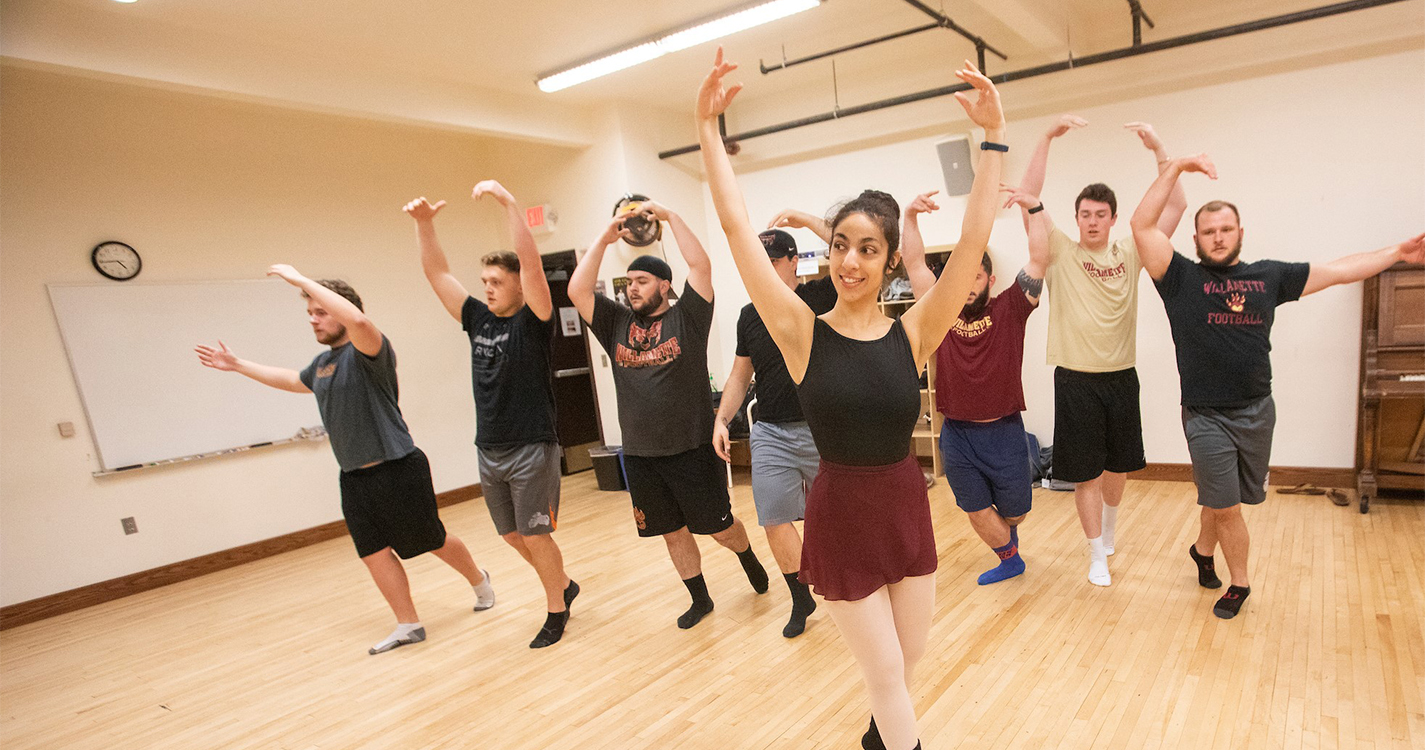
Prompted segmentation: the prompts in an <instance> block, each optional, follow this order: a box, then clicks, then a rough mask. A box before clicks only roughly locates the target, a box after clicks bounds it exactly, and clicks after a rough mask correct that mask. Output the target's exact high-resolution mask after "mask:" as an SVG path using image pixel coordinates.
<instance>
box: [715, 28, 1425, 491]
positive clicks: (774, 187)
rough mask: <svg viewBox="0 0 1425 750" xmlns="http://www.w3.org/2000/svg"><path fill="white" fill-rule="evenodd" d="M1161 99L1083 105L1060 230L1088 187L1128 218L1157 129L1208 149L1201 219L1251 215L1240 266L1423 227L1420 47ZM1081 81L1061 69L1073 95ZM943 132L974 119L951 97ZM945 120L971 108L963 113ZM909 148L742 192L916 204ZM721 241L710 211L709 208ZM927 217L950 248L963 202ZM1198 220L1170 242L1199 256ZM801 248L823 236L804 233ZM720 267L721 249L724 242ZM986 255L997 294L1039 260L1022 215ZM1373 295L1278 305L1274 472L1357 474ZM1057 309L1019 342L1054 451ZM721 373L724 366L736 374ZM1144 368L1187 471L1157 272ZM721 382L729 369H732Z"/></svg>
mask: <svg viewBox="0 0 1425 750" xmlns="http://www.w3.org/2000/svg"><path fill="white" fill-rule="evenodd" d="M1324 62H1325V61H1324V60H1317V61H1316V62H1315V63H1314V67H1307V68H1303V69H1300V70H1296V71H1294V72H1288V73H1280V74H1275V75H1268V76H1263V77H1257V78H1249V79H1246V80H1240V81H1236V82H1232V83H1223V84H1216V85H1210V86H1203V87H1199V88H1190V89H1187V90H1183V91H1175V92H1172V93H1164V94H1161V95H1156V96H1142V97H1135V98H1132V99H1127V100H1123V101H1112V102H1104V103H1102V104H1100V105H1098V106H1092V107H1084V108H1080V109H1077V110H1075V111H1076V113H1077V114H1080V115H1082V116H1084V117H1085V118H1087V119H1088V120H1089V121H1090V123H1091V126H1090V127H1089V128H1088V129H1086V130H1082V131H1078V132H1075V133H1072V134H1070V135H1069V136H1066V137H1064V138H1062V139H1060V140H1058V141H1056V143H1055V146H1054V148H1053V151H1052V153H1051V159H1050V163H1049V175H1048V180H1047V183H1046V189H1045V193H1044V195H1043V196H1042V198H1043V200H1044V202H1045V204H1046V205H1047V206H1048V207H1049V208H1048V210H1049V211H1050V212H1051V214H1052V216H1053V219H1054V220H1055V222H1057V223H1058V225H1059V226H1060V227H1061V228H1064V229H1065V231H1067V232H1069V234H1070V236H1073V237H1077V236H1078V235H1077V231H1076V228H1075V227H1074V225H1073V200H1074V197H1075V195H1077V193H1078V191H1079V189H1080V188H1082V187H1083V186H1084V185H1085V184H1087V183H1089V182H1095V181H1102V182H1105V183H1107V184H1108V185H1110V186H1111V187H1113V188H1114V189H1115V191H1116V192H1117V194H1118V201H1119V212H1120V215H1119V221H1118V225H1117V226H1116V227H1115V230H1114V236H1119V235H1127V234H1128V233H1129V230H1128V216H1129V215H1131V213H1132V211H1133V208H1134V207H1135V206H1136V205H1137V203H1138V200H1139V199H1140V198H1141V197H1142V195H1143V193H1144V192H1145V191H1146V190H1147V187H1148V185H1149V183H1151V182H1152V179H1153V177H1154V176H1155V174H1156V170H1155V166H1154V161H1153V158H1152V157H1151V156H1150V155H1149V153H1148V152H1147V151H1146V150H1144V149H1143V148H1142V147H1141V146H1140V145H1139V143H1138V141H1137V139H1136V138H1134V137H1133V136H1131V135H1129V134H1128V133H1127V132H1125V131H1124V130H1123V128H1122V124H1123V123H1125V122H1129V121H1133V120H1145V121H1148V122H1151V123H1152V124H1154V125H1155V126H1156V127H1157V129H1158V132H1159V133H1160V134H1161V135H1162V137H1163V139H1164V140H1165V142H1166V144H1167V146H1168V149H1169V151H1170V152H1172V153H1174V154H1182V153H1196V152H1199V151H1205V152H1207V153H1209V154H1211V155H1212V156H1213V157H1214V158H1215V159H1216V162H1217V166H1218V169H1219V172H1220V177H1221V179H1219V180H1218V181H1217V182H1215V183H1210V182H1208V181H1207V180H1206V179H1204V178H1201V177H1198V176H1189V177H1187V178H1185V182H1184V184H1185V185H1186V188H1187V195H1188V203H1189V206H1190V208H1189V210H1190V211H1192V210H1196V208H1197V207H1198V206H1200V205H1201V204H1203V203H1204V202H1206V201H1208V200H1211V199H1214V198H1222V199H1226V200H1230V201H1233V202H1235V203H1236V204H1237V205H1238V206H1239V207H1240V208H1241V210H1242V222H1243V228H1244V230H1246V233H1245V237H1244V240H1245V242H1244V247H1243V258H1244V259H1246V260H1252V259H1261V258H1276V259H1281V260H1290V261H1310V262H1320V261H1325V260H1330V259H1333V258H1336V257H1338V256H1340V255H1344V254H1348V253H1354V252H1359V251H1364V250H1373V249H1376V248H1378V247H1382V246H1384V245H1386V244H1391V243H1394V242H1398V241H1400V240H1403V239H1405V238H1407V237H1410V236H1413V235H1414V234H1417V233H1419V232H1420V231H1422V230H1425V226H1422V218H1423V217H1425V212H1422V205H1425V201H1422V198H1425V87H1422V86H1421V81H1422V80H1425V53H1422V51H1421V50H1419V49H1418V48H1417V49H1416V50H1414V51H1410V52H1404V53H1397V54H1389V55H1383V56H1378V57H1370V58H1366V59H1361V60H1354V61H1348V62H1340V63H1337V64H1323V63H1324ZM1073 75H1074V73H1064V74H1059V78H1060V83H1061V84H1062V85H1064V86H1073V79H1072V76H1073ZM1002 90H1003V96H1004V99H1005V102H1006V106H1007V107H1010V108H1011V109H1013V108H1023V107H1024V106H1026V103H1024V102H1019V101H1017V100H1016V99H1015V93H1016V84H1013V83H1011V84H1009V85H1006V86H1004V87H1003V88H1002ZM944 108H945V110H944V111H945V112H946V113H947V116H946V120H945V125H944V131H943V132H944V133H945V134H952V133H964V132H967V131H968V129H969V128H970V123H969V122H968V121H966V120H964V119H963V113H962V112H961V111H960V110H959V109H958V107H956V106H955V105H954V104H953V103H951V102H949V101H948V100H945V101H944ZM951 115H959V116H958V117H953V118H952V117H951ZM1052 119H1053V118H1052V117H1047V116H1045V117H1034V118H1029V119H1013V118H1011V121H1010V122H1009V143H1010V145H1011V147H1012V150H1011V152H1010V154H1009V160H1008V165H1007V168H1006V175H1007V176H1008V178H1009V179H1010V180H1011V181H1017V180H1018V179H1019V177H1020V175H1022V174H1023V171H1024V166H1025V164H1026V162H1027V161H1028V159H1029V154H1030V152H1031V151H1032V150H1033V148H1034V144H1035V140H1036V139H1037V138H1038V137H1039V135H1040V134H1041V133H1043V132H1044V130H1045V129H1046V128H1047V126H1048V124H1049V123H1050V122H1051V121H1052ZM935 140H937V139H936V138H915V139H911V140H904V141H900V142H896V143H891V144H889V145H883V146H877V147H873V148H865V149H860V150H855V151H849V152H845V153H839V154H836V155H833V156H826V157H821V158H816V159H811V160H805V161H801V162H798V163H794V164H790V165H786V166H778V167H774V168H770V169H764V170H759V171H754V172H750V173H745V174H742V175H741V176H740V184H741V185H742V188H743V190H744V191H745V193H746V196H747V205H748V210H749V212H750V214H751V217H752V220H753V222H754V223H756V222H765V221H767V220H768V219H770V218H771V217H772V216H773V215H775V213H776V212H777V211H779V210H780V209H782V208H786V207H793V208H800V209H803V210H808V211H811V212H813V213H820V212H823V211H825V210H826V208H827V207H828V206H830V205H831V204H833V203H834V202H836V201H838V200H841V199H844V198H848V197H851V196H854V195H855V194H857V193H858V192H859V191H860V190H862V189H863V188H868V187H875V188H878V189H881V190H886V191H888V192H890V193H892V194H893V195H895V197H896V198H897V200H899V201H900V202H901V204H902V205H905V203H906V202H908V201H909V200H910V199H911V198H913V197H914V196H915V195H916V194H917V193H919V192H922V191H925V190H934V189H937V188H942V189H943V187H944V184H943V179H942V177H941V174H940V167H939V163H938V161H937V160H936V157H935V150H934V147H933V143H934V141H935ZM706 206H707V209H706V210H707V212H708V216H709V219H710V229H709V234H710V235H713V234H714V231H713V230H714V229H715V228H716V226H717V224H716V216H715V215H714V214H713V211H712V207H711V203H710V202H708V203H706ZM941 206H942V209H941V211H940V212H939V213H938V214H935V215H932V216H931V217H930V218H928V219H926V220H924V221H923V222H922V229H923V231H924V234H925V238H926V242H927V244H931V245H934V244H942V243H951V242H954V241H955V239H956V237H957V236H958V229H959V223H960V217H961V215H962V214H963V212H964V202H963V199H951V200H942V201H941ZM1190 226H1191V224H1190V216H1189V218H1188V219H1187V220H1185V223H1184V224H1183V227H1184V229H1180V230H1179V232H1178V233H1177V234H1176V235H1175V236H1174V245H1175V246H1176V247H1177V248H1178V250H1179V251H1180V252H1183V253H1186V254H1188V255H1189V257H1194V256H1193V249H1192V241H1191V238H1190V236H1189V235H1190V229H1189V227H1190ZM799 239H800V240H802V241H814V240H812V239H811V236H810V234H809V233H805V232H803V233H801V234H800V235H799ZM714 244H715V245H716V246H717V248H718V249H717V251H716V252H717V253H719V254H722V257H726V256H725V253H726V252H727V250H726V241H725V240H722V239H721V238H717V239H716V241H715V243H714ZM991 250H992V252H993V254H994V259H995V263H996V276H997V277H998V279H997V281H998V283H997V287H998V288H1003V287H1004V286H1006V285H1008V284H1010V283H1011V282H1012V281H1013V279H1014V276H1015V274H1016V273H1017V271H1018V269H1019V268H1020V267H1021V266H1022V265H1023V263H1024V261H1025V259H1026V258H1027V251H1026V249H1025V240H1024V230H1023V228H1022V225H1021V224H1020V220H1019V218H1018V212H1017V211H1016V212H1014V213H1011V212H1008V211H1004V212H1001V213H1000V216H999V221H998V223H997V225H996V228H995V231H994V235H993V237H992V239H991ZM717 268H718V269H719V274H718V280H717V281H718V287H717V288H718V291H719V294H722V295H723V301H722V304H720V305H719V309H718V322H719V325H720V326H721V327H722V328H723V330H732V329H731V327H732V325H733V324H734V323H735V321H736V312H735V311H736V309H737V308H738V307H739V306H740V305H741V304H743V303H744V302H745V301H746V299H747V295H746V292H745V291H744V290H743V289H742V286H741V283H740V281H739V280H738V279H737V277H736V273H735V271H734V270H733V269H732V268H731V264H730V263H726V262H724V263H720V264H718V265H717ZM1360 305H1361V285H1360V284H1356V285H1353V286H1349V287H1342V288H1335V289H1330V290H1326V291H1324V292H1321V293H1319V294H1318V295H1316V296H1312V297H1308V298H1306V299H1305V300H1303V301H1301V302H1296V303H1292V304H1290V305H1288V306H1286V307H1284V308H1283V309H1282V310H1281V311H1280V314H1279V315H1278V317H1277V322H1276V326H1275V329H1274V332H1273V336H1272V338H1273V342H1274V351H1273V354H1272V358H1273V370H1274V380H1275V384H1274V390H1275V396H1276V401H1277V411H1278V424H1277V432H1276V443H1275V446H1274V449H1273V454H1272V462H1273V463H1274V464H1276V465H1281V466H1319V467H1349V466H1353V465H1354V463H1355V449H1354V440H1355V432H1356V388H1357V368H1358V362H1359V352H1360V348H1359V347H1360V316H1361V314H1360ZM1046 324H1047V315H1046V314H1045V311H1043V310H1041V311H1039V312H1037V313H1035V314H1034V316H1032V317H1031V318H1030V321H1029V330H1028V333H1027V337H1026V344H1025V366H1024V385H1025V397H1026V401H1027V404H1028V412H1027V413H1026V415H1025V423H1026V425H1027V427H1028V428H1029V429H1030V431H1032V432H1035V433H1038V434H1039V435H1040V436H1041V438H1042V440H1043V443H1044V444H1046V445H1047V444H1049V443H1050V442H1051V439H1052V432H1053V407H1054V401H1053V371H1052V369H1051V368H1049V367H1048V366H1047V365H1045V363H1044V352H1045V340H1046V339H1045V337H1046V333H1045V331H1046ZM721 346H722V349H723V351H721V352H720V353H717V354H714V355H713V358H714V359H715V360H720V361H722V362H724V363H730V362H731V361H732V356H733V344H732V341H731V339H730V338H728V337H724V338H723V339H722V340H721ZM725 367H726V365H724V368H725ZM1138 369H1139V376H1140V378H1141V380H1142V382H1143V399H1142V404H1143V420H1144V440H1145V443H1146V446H1145V447H1146V449H1147V454H1148V460H1149V461H1160V462H1186V461H1187V460H1188V456H1187V446H1186V443H1185V441H1184V439H1183V436H1182V427H1181V418H1180V410H1179V407H1178V398H1179V389H1178V376H1177V369H1176V365H1175V360H1174V351H1173V346H1172V340H1171V337H1170V334H1169V331H1168V325H1167V318H1166V316H1165V315H1164V313H1163V305H1162V301H1161V300H1160V299H1159V297H1158V295H1157V292H1156V291H1155V290H1154V289H1153V286H1152V283H1151V282H1150V281H1149V280H1148V279H1147V276H1146V275H1145V276H1144V277H1143V278H1142V281H1141V288H1140V312H1139V327H1138ZM723 372H724V373H725V372H726V370H725V369H724V370H723Z"/></svg>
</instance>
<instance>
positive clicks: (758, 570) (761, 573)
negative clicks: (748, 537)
mask: <svg viewBox="0 0 1425 750" xmlns="http://www.w3.org/2000/svg"><path fill="white" fill-rule="evenodd" d="M737 559H738V561H739V562H741V563H742V569H743V570H744V571H746V572H747V581H748V582H749V583H751V584H752V590H753V591H756V592H757V593H759V594H765V593H767V569H766V568H764V567H762V563H761V562H760V561H758V560H757V553H756V552H753V551H752V545H750V544H749V545H747V549H745V550H742V551H741V552H739V553H737Z"/></svg>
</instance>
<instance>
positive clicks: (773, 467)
mask: <svg viewBox="0 0 1425 750" xmlns="http://www.w3.org/2000/svg"><path fill="white" fill-rule="evenodd" d="M751 443H752V501H753V502H754V503H755V504H756V505H757V523H758V524H759V525H761V526H776V525H778V524H783V523H791V522H792V521H800V520H802V516H804V515H805V514H806V507H807V488H808V487H810V486H811V480H813V479H815V478H816V470H817V465H818V464H819V463H820V462H821V457H820V455H819V454H818V453H817V452H816V443H815V442H813V441H812V439H811V428H810V427H807V423H806V422H785V423H777V422H754V423H753V424H752V435H751Z"/></svg>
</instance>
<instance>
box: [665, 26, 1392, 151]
mask: <svg viewBox="0 0 1425 750" xmlns="http://www.w3.org/2000/svg"><path fill="white" fill-rule="evenodd" d="M1405 1H1406V0H1349V1H1348V2H1344V3H1336V4H1334V5H1323V6H1321V7H1319V8H1311V9H1309V10H1303V11H1298V12H1296V13H1286V14H1283V15H1280V16H1272V17H1270V18H1262V19H1258V20H1256V21H1248V22H1246V23H1240V24H1236V25H1234V26H1224V27H1222V28H1219V29H1211V30H1209V31H1199V32H1197V33H1195V34H1185V35H1183V36H1177V37H1173V38H1171V39H1163V40H1161V41H1157V42H1149V43H1147V44H1140V45H1138V46H1136V47H1124V48H1122V49H1116V50H1111V51H1108V52H1100V53H1099V54H1096V55H1088V56H1087V57H1078V58H1069V59H1068V60H1064V61H1061V62H1056V63H1049V64H1047V65H1039V66H1037V67H1033V68H1025V69H1024V70H1016V71H1012V72H1009V73H1001V74H999V75H992V76H989V78H990V80H992V81H994V82H995V83H1007V82H1009V81H1018V80H1021V79H1024V78H1034V77H1037V76H1042V75H1048V74H1049V73H1058V72H1059V71H1063V70H1072V69H1073V68H1082V67H1085V66H1088V65H1096V64H1098V63H1103V62H1109V61H1112V60H1122V59H1124V58H1126V57H1136V56H1138V55H1146V54H1148V53H1149V52H1158V51H1161V50H1165V49H1173V48H1175V47H1185V46H1187V45H1190V44H1199V43H1202V42H1208V41H1212V40H1214V39H1223V38H1225V37H1229V36H1237V35H1239V34H1247V33H1250V32H1253V31H1262V30H1263V29H1273V28H1276V27H1278V26H1289V25H1291V24H1295V23H1301V22H1303V21H1312V20H1315V19H1318V18H1326V17H1328V16H1335V15H1340V14H1342V13H1350V12H1352V11H1357V10H1365V9H1367V8H1374V7H1376V6H1380V5H1390V4H1393V3H1399V2H1405ZM970 88H972V87H971V86H970V85H969V84H965V83H957V84H953V85H950V86H941V87H940V88H934V89H928V90H926V91H919V92H916V93H914V94H906V95H904V96H897V97H894V98H891V99H881V100H879V101H874V102H869V103H867V104H861V105H857V106H855V107H845V108H838V109H837V110H835V111H832V112H823V113H821V114H817V115H812V116H810V117H803V118H800V119H797V120H790V121H788V122H783V123H778V124H776V125H768V126H766V127H762V128H754V129H752V130H747V131H744V132H741V133H736V134H733V135H730V136H728V137H727V140H730V141H745V140H747V139H749V138H756V137H758V136H763V135H771V134H773V133H781V132H783V131H786V130H795V129H796V128H802V127H806V126H807V125H815V124H817V123H820V122H828V121H830V120H839V119H841V118H843V117H850V116H851V115H859V114H863V113H866V112H874V111H876V110H879V109H886V108H887V107H895V106H899V105H902V104H910V103H912V102H918V101H923V100H925V99H935V98H937V97H941V96H949V95H950V94H953V93H955V92H956V91H968V90H969V89H970ZM697 150H698V145H697V144H696V143H695V144H693V145H691V146H682V147H680V148H675V149H670V150H668V151H660V152H659V153H658V158H659V159H670V158H672V157H674V156H682V155H683V154H691V153H693V152H694V151H697Z"/></svg>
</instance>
